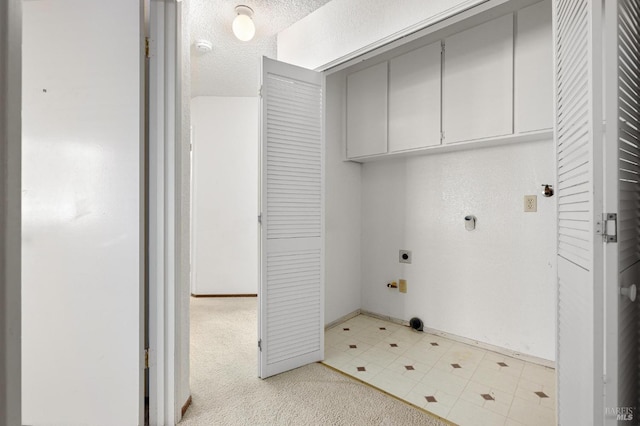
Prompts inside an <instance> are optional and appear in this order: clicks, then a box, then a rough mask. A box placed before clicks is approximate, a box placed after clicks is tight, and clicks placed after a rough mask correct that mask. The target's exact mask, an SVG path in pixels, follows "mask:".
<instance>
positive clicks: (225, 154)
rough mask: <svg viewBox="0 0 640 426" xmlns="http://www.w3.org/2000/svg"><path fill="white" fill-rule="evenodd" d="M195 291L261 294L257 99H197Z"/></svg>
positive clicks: (194, 118)
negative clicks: (259, 287)
mask: <svg viewBox="0 0 640 426" xmlns="http://www.w3.org/2000/svg"><path fill="white" fill-rule="evenodd" d="M191 123H192V126H193V179H194V184H193V238H194V245H193V247H194V248H193V263H192V268H193V270H192V274H193V277H192V288H191V293H193V294H201V295H204V294H256V293H257V292H258V164H259V163H258V144H259V141H258V98H230V97H229V98H223V97H208V96H202V97H196V98H194V99H193V100H192V102H191Z"/></svg>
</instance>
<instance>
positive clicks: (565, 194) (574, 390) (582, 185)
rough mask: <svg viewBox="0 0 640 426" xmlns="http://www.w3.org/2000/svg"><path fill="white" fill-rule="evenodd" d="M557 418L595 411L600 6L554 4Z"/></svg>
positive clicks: (580, 421)
mask: <svg viewBox="0 0 640 426" xmlns="http://www.w3.org/2000/svg"><path fill="white" fill-rule="evenodd" d="M553 4H554V11H553V12H554V16H553V18H554V49H555V52H554V53H555V74H556V75H555V98H556V116H555V121H556V122H555V137H556V150H557V152H556V154H557V156H556V161H557V179H558V182H557V185H558V191H557V193H556V196H557V202H558V223H557V230H558V257H557V259H558V295H557V303H558V316H557V321H558V324H557V328H558V336H557V346H556V350H557V374H558V424H560V425H595V424H601V423H602V416H603V398H602V395H603V392H604V384H603V378H602V374H603V361H604V360H603V312H602V311H603V309H602V305H603V293H602V285H603V245H604V243H603V241H602V237H601V236H598V235H596V227H597V224H598V222H600V220H601V217H602V194H603V182H602V179H603V177H602V170H603V169H602V167H603V163H602V140H603V134H602V107H601V105H602V91H601V88H602V80H601V73H600V68H601V67H602V62H601V46H600V36H601V7H600V2H599V1H597V0H558V1H555V2H554V3H553Z"/></svg>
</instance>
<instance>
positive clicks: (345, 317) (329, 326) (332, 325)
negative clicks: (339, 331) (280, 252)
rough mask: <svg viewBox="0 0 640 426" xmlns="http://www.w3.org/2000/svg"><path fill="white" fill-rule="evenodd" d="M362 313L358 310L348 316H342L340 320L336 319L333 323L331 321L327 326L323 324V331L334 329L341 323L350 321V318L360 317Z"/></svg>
mask: <svg viewBox="0 0 640 426" xmlns="http://www.w3.org/2000/svg"><path fill="white" fill-rule="evenodd" d="M361 313H362V311H361V310H360V309H356V310H355V311H353V312H351V313H350V314H347V315H344V316H342V317H340V318H338V319H337V320H335V321H331V322H330V323H329V324H325V326H324V329H325V330H328V329H330V328H331V327H335V326H336V325H338V324H340V323H343V322H345V321H347V320H350V319H351V318H354V317H357V316H358V315H360V314H361Z"/></svg>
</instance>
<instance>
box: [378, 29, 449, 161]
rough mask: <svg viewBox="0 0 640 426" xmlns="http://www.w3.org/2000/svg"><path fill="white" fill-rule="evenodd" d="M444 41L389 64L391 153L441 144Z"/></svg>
mask: <svg viewBox="0 0 640 426" xmlns="http://www.w3.org/2000/svg"><path fill="white" fill-rule="evenodd" d="M441 52H442V45H441V43H440V41H438V42H437V43H433V44H430V45H428V46H425V47H421V48H419V49H416V50H413V51H411V52H409V53H406V54H404V55H402V56H398V57H396V58H394V59H392V60H391V62H390V64H389V152H398V151H406V150H410V149H416V148H423V147H427V146H434V145H440V86H441V81H440V79H441Z"/></svg>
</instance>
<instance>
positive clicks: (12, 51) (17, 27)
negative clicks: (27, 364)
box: [0, 0, 23, 426]
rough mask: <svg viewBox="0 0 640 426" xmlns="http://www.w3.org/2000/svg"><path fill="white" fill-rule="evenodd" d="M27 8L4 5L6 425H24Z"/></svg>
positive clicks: (2, 355) (0, 299) (0, 124)
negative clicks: (23, 179)
mask: <svg viewBox="0 0 640 426" xmlns="http://www.w3.org/2000/svg"><path fill="white" fill-rule="evenodd" d="M21 38H22V2H21V1H20V0H9V1H3V2H0V170H2V171H3V172H2V173H0V312H2V314H0V347H1V348H2V349H1V350H0V425H1V426H13V425H21V424H23V423H22V421H21V419H20V418H21V405H22V402H21V383H20V382H21V375H20V369H21V365H20V364H21V360H20V351H21V348H20V338H21V330H20V297H21V296H20V293H21V285H20V262H21V260H20V256H21V253H20V198H21V193H20V189H21V188H20V185H21V184H20V169H21V160H20V157H21V152H20V151H21V149H20V145H21V140H20V139H21V135H20V128H21V124H20V114H21V106H22V103H21V95H20V90H21V86H22V83H21V63H22V61H21Z"/></svg>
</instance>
